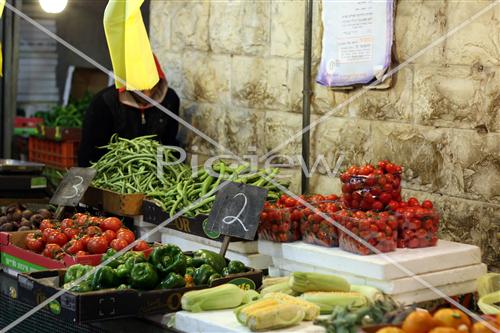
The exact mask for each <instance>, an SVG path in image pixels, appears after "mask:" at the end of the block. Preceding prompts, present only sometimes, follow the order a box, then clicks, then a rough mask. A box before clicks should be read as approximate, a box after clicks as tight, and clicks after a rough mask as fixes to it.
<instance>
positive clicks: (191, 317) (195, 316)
mask: <svg viewBox="0 0 500 333" xmlns="http://www.w3.org/2000/svg"><path fill="white" fill-rule="evenodd" d="M175 329H176V330H179V331H182V332H186V333H198V332H214V333H215V332H217V333H243V332H251V331H250V330H249V329H248V328H247V327H245V326H243V325H241V324H240V323H239V322H238V321H237V320H236V317H235V315H234V313H233V310H222V311H206V312H199V313H192V312H187V311H179V312H177V313H176V314H175ZM267 332H273V333H274V332H278V333H279V332H282V333H283V332H287V333H295V332H297V333H298V332H301V333H325V329H324V328H323V327H321V326H316V325H313V323H312V322H310V321H303V322H302V323H301V324H300V325H297V326H293V327H288V328H284V329H280V330H272V331H267Z"/></svg>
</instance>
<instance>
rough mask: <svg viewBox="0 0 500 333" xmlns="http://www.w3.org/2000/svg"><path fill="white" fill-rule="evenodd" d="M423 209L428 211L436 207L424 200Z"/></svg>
mask: <svg viewBox="0 0 500 333" xmlns="http://www.w3.org/2000/svg"><path fill="white" fill-rule="evenodd" d="M422 207H423V208H427V209H432V208H434V205H433V204H432V202H431V201H430V200H424V201H422Z"/></svg>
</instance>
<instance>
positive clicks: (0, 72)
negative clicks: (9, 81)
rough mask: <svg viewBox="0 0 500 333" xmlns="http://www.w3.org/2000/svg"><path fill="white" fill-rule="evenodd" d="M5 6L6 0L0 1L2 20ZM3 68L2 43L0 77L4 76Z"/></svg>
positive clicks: (0, 45)
mask: <svg viewBox="0 0 500 333" xmlns="http://www.w3.org/2000/svg"><path fill="white" fill-rule="evenodd" d="M4 6H5V0H0V19H1V18H2V14H3V7H4ZM2 68H3V58H2V43H0V77H1V76H3V73H2Z"/></svg>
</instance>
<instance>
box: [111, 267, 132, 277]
mask: <svg viewBox="0 0 500 333" xmlns="http://www.w3.org/2000/svg"><path fill="white" fill-rule="evenodd" d="M131 270H132V269H130V268H129V267H128V266H127V265H125V264H121V265H120V266H118V267H116V269H115V272H116V277H117V278H118V279H120V281H126V280H128V278H129V277H130V271H131Z"/></svg>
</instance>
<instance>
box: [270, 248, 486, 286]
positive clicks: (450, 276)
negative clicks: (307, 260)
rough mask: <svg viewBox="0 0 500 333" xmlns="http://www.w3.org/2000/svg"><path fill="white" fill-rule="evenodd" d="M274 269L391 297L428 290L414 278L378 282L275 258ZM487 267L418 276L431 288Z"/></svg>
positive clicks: (469, 276) (476, 275)
mask: <svg viewBox="0 0 500 333" xmlns="http://www.w3.org/2000/svg"><path fill="white" fill-rule="evenodd" d="M273 265H274V267H276V268H278V269H280V270H286V271H291V272H297V271H301V272H318V273H326V274H335V275H338V276H341V277H343V278H345V279H346V280H347V281H349V283H351V284H359V285H369V286H372V287H376V288H378V289H380V290H382V291H383V292H384V293H386V294H389V295H394V294H400V293H406V292H411V291H415V290H420V289H427V287H426V286H425V285H423V284H421V283H420V282H419V281H417V280H416V279H415V278H413V277H404V278H399V279H394V280H377V279H371V278H366V277H362V276H356V275H352V274H349V273H345V272H340V271H335V270H331V269H327V268H324V267H316V266H312V265H307V264H304V263H298V262H295V261H291V260H288V259H283V258H277V257H273ZM486 272H487V267H486V265H485V264H474V265H470V266H465V267H457V268H452V269H448V270H444V271H438V272H432V273H425V274H421V275H418V277H419V278H421V279H423V280H425V281H426V282H427V283H428V284H430V285H431V286H439V285H444V284H449V283H460V282H464V281H470V280H474V279H477V278H479V277H480V276H482V275H484V274H486Z"/></svg>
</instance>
